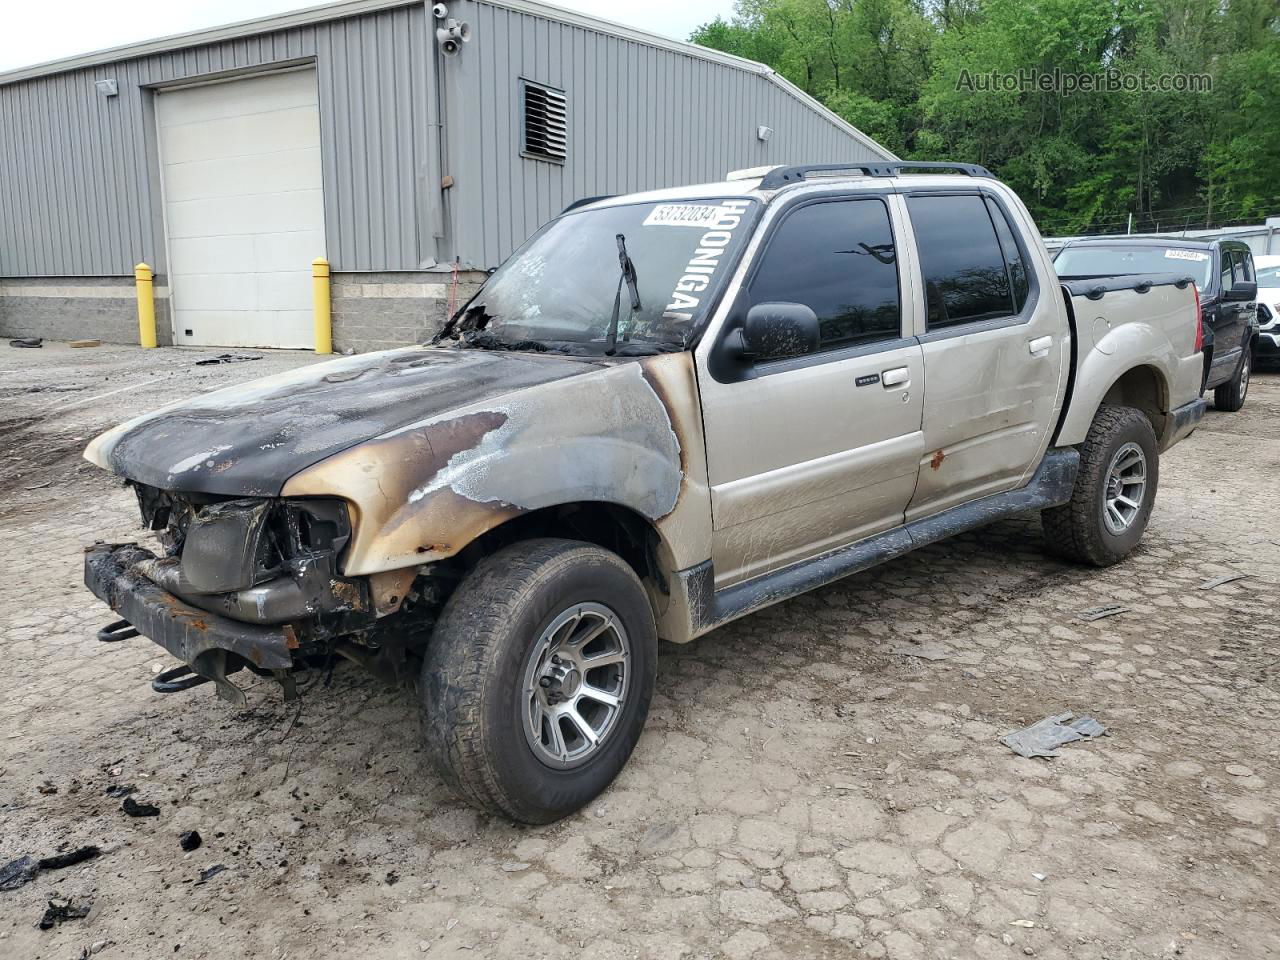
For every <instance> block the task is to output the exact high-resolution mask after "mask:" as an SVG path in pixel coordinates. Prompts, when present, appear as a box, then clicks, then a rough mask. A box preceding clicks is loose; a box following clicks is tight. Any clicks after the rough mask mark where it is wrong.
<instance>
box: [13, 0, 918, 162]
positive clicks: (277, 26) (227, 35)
mask: <svg viewBox="0 0 1280 960" xmlns="http://www.w3.org/2000/svg"><path fill="white" fill-rule="evenodd" d="M422 2H423V0H336V2H334V3H326V4H321V5H320V6H315V7H306V8H303V9H301V10H292V11H287V12H285V13H277V14H272V15H271V16H267V17H256V18H254V19H252V20H240V21H237V22H236V23H229V24H225V25H223V26H219V27H206V28H203V29H201V30H193V31H191V32H189V33H178V34H173V35H170V36H167V37H157V38H156V39H154V40H143V41H139V42H137V43H129V44H123V45H121V46H118V47H109V48H107V49H105V50H98V51H94V52H92V53H85V54H79V55H77V56H73V57H64V58H62V59H58V60H50V61H47V62H45V63H37V64H33V65H31V66H28V67H19V68H18V69H16V70H8V71H5V72H3V73H0V86H4V85H6V84H10V83H18V82H20V81H22V80H31V79H34V78H37V77H43V76H49V75H51V74H57V73H66V72H69V71H71V70H82V69H84V68H86V67H94V66H101V65H103V64H108V63H117V62H119V61H122V60H133V59H136V58H138V57H144V56H147V55H149V54H153V53H163V52H166V51H169V50H180V49H183V48H186V47H195V46H202V45H204V44H209V43H218V42H221V41H224V40H233V39H236V38H238V37H244V36H252V35H254V34H258V33H269V32H272V31H276V30H288V29H291V28H293V27H301V26H307V25H308V24H313V23H323V22H325V21H327V20H340V19H342V18H344V17H354V16H360V15H361V14H365V13H376V12H378V11H380V10H387V9H392V8H395V7H406V6H413V5H416V4H418V3H422ZM473 2H476V3H487V4H489V5H490V6H495V7H503V8H505V9H508V10H514V11H517V12H520V13H528V14H531V15H533V16H540V17H544V18H546V19H549V20H558V21H560V22H561V23H569V24H573V25H576V26H580V27H582V28H584V29H587V30H592V31H595V32H596V33H603V34H607V35H609V36H614V37H618V38H620V39H623V40H631V41H634V42H636V43H643V44H646V45H647V46H651V47H658V48H660V49H664V50H669V51H671V52H673V53H680V54H684V55H686V56H690V57H696V58H698V59H700V60H706V61H709V62H711V63H718V64H721V65H723V66H727V67H734V68H736V69H739V70H744V71H746V72H748V73H753V74H756V75H757V76H761V77H764V78H765V79H766V80H768V81H769V82H770V83H772V84H774V85H775V86H777V87H779V88H780V89H782V90H783V91H785V92H786V93H788V94H790V95H791V96H792V97H793V98H795V99H796V100H797V101H799V102H800V103H801V104H803V105H804V106H806V107H808V108H809V109H811V110H813V111H814V112H815V113H817V114H819V115H820V116H822V117H823V118H824V119H825V120H827V121H828V122H830V123H832V124H833V125H835V126H836V127H837V128H838V129H840V130H841V131H842V132H843V133H845V134H848V135H849V136H851V137H853V138H854V139H856V140H858V141H859V142H860V143H862V145H863V146H865V147H867V148H869V149H872V150H875V151H877V152H880V153H883V154H884V159H886V160H896V159H898V158H897V157H896V156H895V155H894V154H893V153H892V152H891V151H889V150H888V149H887V148H885V147H884V146H882V145H880V144H879V143H876V141H874V140H872V139H871V138H870V137H868V136H867V135H866V134H865V133H863V132H862V131H861V130H859V129H857V128H856V127H854V126H853V125H852V124H850V123H848V122H846V121H845V120H843V119H841V118H840V117H839V116H837V115H836V114H835V113H834V112H832V111H831V110H830V109H828V108H827V107H825V106H823V105H822V104H821V103H820V102H819V101H818V100H816V99H814V98H813V97H811V96H810V95H809V94H807V93H805V92H804V91H803V90H801V89H800V88H799V87H797V86H796V85H795V84H793V83H792V82H791V81H789V80H788V79H787V78H786V77H784V76H782V75H781V74H779V73H778V72H777V71H776V70H774V69H773V68H772V67H769V66H766V65H765V64H763V63H758V62H756V61H755V60H748V59H746V58H745V57H738V56H734V55H733V54H731V53H723V52H721V51H719V50H713V49H711V48H710V47H703V46H700V45H699V44H696V43H690V42H688V41H686V40H675V39H672V38H671V37H664V36H662V35H661V34H658V33H651V32H650V31H648V30H641V29H638V28H636V27H628V26H626V25H625V24H621V23H615V22H614V21H612V20H604V19H601V18H600V17H593V16H591V15H590V14H585V13H579V12H577V11H575V10H567V9H565V8H564V7H558V6H556V5H554V4H550V3H541V2H539V0H473Z"/></svg>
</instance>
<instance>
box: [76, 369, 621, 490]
mask: <svg viewBox="0 0 1280 960" xmlns="http://www.w3.org/2000/svg"><path fill="white" fill-rule="evenodd" d="M596 369H599V368H598V366H597V365H596V364H594V363H591V362H588V361H583V360H577V359H569V358H566V357H561V356H554V355H546V354H523V353H498V352H486V351H480V350H450V349H437V348H430V347H411V348H406V349H402V350H388V351H384V352H381V353H371V354H364V355H361V356H356V357H347V358H342V359H338V360H332V361H329V362H328V363H320V364H315V365H313V366H308V367H303V368H301V369H299V370H294V371H291V372H289V373H286V374H281V375H279V376H274V377H268V378H266V379H263V380H256V381H253V382H250V383H246V384H241V385H239V386H234V387H226V388H224V389H221V390H216V391H214V392H212V393H208V394H205V395H203V396H200V397H196V398H193V399H191V400H184V401H181V402H179V403H175V404H171V405H169V406H167V407H163V408H161V409H160V410H157V411H155V412H154V413H149V414H146V415H144V416H141V417H138V418H136V419H134V420H131V421H129V422H127V423H124V424H121V425H120V426H119V427H116V428H115V429H114V430H111V431H108V432H107V433H105V434H103V435H102V436H101V437H99V438H98V439H97V440H95V441H94V442H93V444H91V445H90V447H89V450H88V451H87V452H86V456H88V457H89V458H90V459H92V460H94V461H95V462H97V463H99V464H100V465H102V466H105V467H109V468H110V469H111V470H112V471H113V472H115V473H117V474H119V475H121V476H124V477H127V478H129V479H130V480H134V481H136V482H138V483H144V484H147V485H148V486H153V487H159V488H161V489H164V490H174V491H182V492H199V493H211V494H228V495H232V496H278V495H279V493H280V489H281V487H282V486H284V483H285V481H286V480H288V479H289V477H291V476H292V475H293V474H295V473H297V472H298V471H299V470H303V469H305V468H307V467H309V466H311V465H312V464H315V463H318V462H319V461H321V460H323V459H325V458H326V457H329V456H331V455H333V454H335V453H338V452H340V451H342V450H345V449H347V448H348V447H351V446H354V445H356V444H358V443H362V442H363V441H366V440H369V439H372V438H373V437H376V436H379V435H381V434H383V433H386V432H388V431H390V430H394V429H396V428H398V427H403V426H405V425H407V424H411V423H414V422H416V421H418V420H422V419H425V418H428V417H432V416H436V415H437V414H441V413H445V412H447V411H449V410H451V409H454V408H457V407H462V406H465V405H467V404H469V403H474V402H477V401H481V400H487V399H489V398H492V397H498V396H501V395H503V394H507V393H511V392H513V391H515V390H520V389H523V388H525V387H531V386H536V385H538V384H541V383H548V382H551V381H553V380H562V379H564V378H566V377H572V376H576V375H579V374H584V373H589V372H591V371H592V370H596Z"/></svg>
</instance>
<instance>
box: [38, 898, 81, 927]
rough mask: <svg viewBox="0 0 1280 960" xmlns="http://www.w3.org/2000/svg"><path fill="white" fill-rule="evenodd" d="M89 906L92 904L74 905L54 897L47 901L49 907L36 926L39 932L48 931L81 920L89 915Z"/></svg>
mask: <svg viewBox="0 0 1280 960" xmlns="http://www.w3.org/2000/svg"><path fill="white" fill-rule="evenodd" d="M91 906H93V904H92V903H91V902H88V901H86V902H83V903H74V902H73V901H71V900H63V899H61V898H57V897H55V898H54V899H53V900H50V901H49V906H48V908H47V909H46V910H45V912H44V916H42V917H41V918H40V922H39V923H37V924H36V926H38V927H39V928H40V929H41V930H48V929H50V928H51V927H56V926H57V925H58V924H60V923H66V922H67V921H68V920H82V919H84V918H85V917H87V916H88V915H89V908H90V907H91Z"/></svg>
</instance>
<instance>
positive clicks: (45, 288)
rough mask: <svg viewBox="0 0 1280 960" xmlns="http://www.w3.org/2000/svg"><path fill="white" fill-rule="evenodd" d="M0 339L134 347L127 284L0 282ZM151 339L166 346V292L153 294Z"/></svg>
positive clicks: (98, 280)
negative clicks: (95, 342)
mask: <svg viewBox="0 0 1280 960" xmlns="http://www.w3.org/2000/svg"><path fill="white" fill-rule="evenodd" d="M0 337H7V338H13V337H45V338H46V339H49V340H87V339H98V340H102V341H103V342H104V343H137V342H138V309H137V301H136V299H135V291H134V284H133V279H132V278H126V277H22V278H16V279H4V280H0ZM156 338H157V340H158V341H159V342H160V343H161V344H165V345H167V344H169V343H171V342H172V337H171V335H170V330H169V300H168V290H167V289H166V288H164V287H157V288H156Z"/></svg>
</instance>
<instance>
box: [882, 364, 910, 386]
mask: <svg viewBox="0 0 1280 960" xmlns="http://www.w3.org/2000/svg"><path fill="white" fill-rule="evenodd" d="M910 379H911V369H910V368H909V367H894V368H893V369H892V370H885V371H883V372H882V373H881V374H880V382H881V383H882V384H884V388H885V389H886V390H888V389H889V388H890V387H900V386H902V385H903V384H904V383H906V382H908V381H909V380H910Z"/></svg>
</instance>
